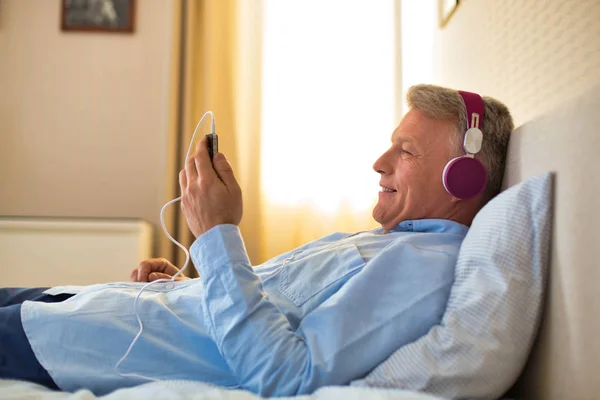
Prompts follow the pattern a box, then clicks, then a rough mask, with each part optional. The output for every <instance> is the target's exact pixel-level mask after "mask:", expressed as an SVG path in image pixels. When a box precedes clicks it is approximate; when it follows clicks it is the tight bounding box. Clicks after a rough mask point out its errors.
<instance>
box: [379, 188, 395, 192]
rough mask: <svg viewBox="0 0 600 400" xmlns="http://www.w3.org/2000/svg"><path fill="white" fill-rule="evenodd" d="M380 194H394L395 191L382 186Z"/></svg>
mask: <svg viewBox="0 0 600 400" xmlns="http://www.w3.org/2000/svg"><path fill="white" fill-rule="evenodd" d="M380 192H383V193H394V192H395V190H394V189H391V188H389V187H385V186H381V189H380Z"/></svg>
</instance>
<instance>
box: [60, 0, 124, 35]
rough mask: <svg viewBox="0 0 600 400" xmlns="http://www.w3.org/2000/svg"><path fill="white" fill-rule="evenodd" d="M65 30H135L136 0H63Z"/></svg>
mask: <svg viewBox="0 0 600 400" xmlns="http://www.w3.org/2000/svg"><path fill="white" fill-rule="evenodd" d="M61 7H62V10H61V24H62V25H61V26H62V30H63V31H96V32H126V33H132V32H133V21H134V15H135V0H62V5H61Z"/></svg>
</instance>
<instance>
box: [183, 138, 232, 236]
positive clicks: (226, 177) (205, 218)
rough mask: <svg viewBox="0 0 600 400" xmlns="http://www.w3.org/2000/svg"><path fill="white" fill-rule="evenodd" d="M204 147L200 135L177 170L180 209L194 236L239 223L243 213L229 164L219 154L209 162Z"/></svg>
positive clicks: (204, 143) (203, 140) (204, 139)
mask: <svg viewBox="0 0 600 400" xmlns="http://www.w3.org/2000/svg"><path fill="white" fill-rule="evenodd" d="M206 146H207V143H206V137H203V138H202V139H201V140H200V141H199V142H198V145H197V146H196V153H195V154H194V155H193V157H190V158H189V159H188V161H187V162H186V164H185V169H183V170H181V172H180V173H179V186H180V187H181V193H182V195H181V210H182V212H183V215H184V216H185V219H186V220H187V223H188V226H189V228H190V230H191V231H192V233H193V234H194V236H195V237H198V236H200V235H202V234H203V233H204V232H206V231H208V230H209V229H211V228H212V227H214V226H216V225H221V224H233V225H239V223H240V221H241V220H242V212H243V206H242V190H241V189H240V185H239V184H238V183H237V181H236V179H235V177H234V175H233V169H232V168H231V165H230V164H229V162H228V161H227V159H226V158H225V156H224V155H223V154H221V153H217V154H215V155H214V158H213V162H212V163H211V160H210V157H209V155H208V149H207V147H206ZM213 165H214V168H213Z"/></svg>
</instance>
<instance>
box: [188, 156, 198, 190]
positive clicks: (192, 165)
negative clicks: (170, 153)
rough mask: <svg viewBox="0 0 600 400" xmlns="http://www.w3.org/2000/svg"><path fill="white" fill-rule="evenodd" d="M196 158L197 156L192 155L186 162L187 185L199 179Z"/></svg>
mask: <svg viewBox="0 0 600 400" xmlns="http://www.w3.org/2000/svg"><path fill="white" fill-rule="evenodd" d="M194 159H195V157H190V158H188V159H187V161H186V162H185V175H186V183H185V185H186V187H187V186H189V185H190V183H192V182H194V181H196V180H197V179H198V170H197V169H196V162H195V161H194Z"/></svg>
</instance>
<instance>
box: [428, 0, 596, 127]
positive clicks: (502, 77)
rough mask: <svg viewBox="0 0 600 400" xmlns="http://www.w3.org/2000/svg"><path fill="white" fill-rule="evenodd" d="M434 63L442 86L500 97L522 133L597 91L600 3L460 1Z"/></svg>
mask: <svg viewBox="0 0 600 400" xmlns="http://www.w3.org/2000/svg"><path fill="white" fill-rule="evenodd" d="M433 1H435V0H433ZM435 60H436V71H435V73H436V79H435V81H436V82H437V83H440V84H442V85H446V86H450V87H455V88H463V89H466V90H473V91H479V92H481V93H483V94H486V95H490V96H493V97H497V98H498V99H499V100H501V101H503V102H505V103H506V104H507V105H508V107H509V108H510V109H511V111H512V113H513V117H514V119H515V123H516V125H517V126H518V125H521V124H522V123H525V122H527V121H529V120H531V119H532V118H534V117H537V116H539V115H541V114H543V113H544V112H547V111H549V110H551V109H553V108H554V107H555V106H558V105H560V104H561V103H562V102H564V101H565V100H567V99H570V98H573V97H577V96H578V95H579V94H581V93H583V92H585V91H586V89H588V88H589V87H591V86H593V85H595V84H597V83H600V0H500V1H499V0H461V4H460V6H459V7H458V9H457V10H456V13H455V14H454V16H453V17H452V19H451V20H450V22H449V23H448V25H446V27H445V28H442V29H440V30H438V33H437V35H436V46H435Z"/></svg>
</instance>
